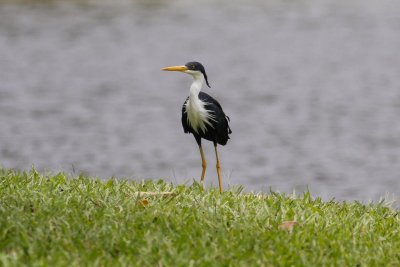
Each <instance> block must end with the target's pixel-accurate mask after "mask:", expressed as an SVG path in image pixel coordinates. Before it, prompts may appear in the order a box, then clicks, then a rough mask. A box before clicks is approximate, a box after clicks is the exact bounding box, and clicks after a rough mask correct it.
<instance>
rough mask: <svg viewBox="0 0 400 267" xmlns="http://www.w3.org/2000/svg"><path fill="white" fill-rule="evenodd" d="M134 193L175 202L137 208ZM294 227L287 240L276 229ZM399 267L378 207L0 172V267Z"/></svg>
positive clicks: (396, 242) (399, 225)
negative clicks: (154, 193)
mask: <svg viewBox="0 0 400 267" xmlns="http://www.w3.org/2000/svg"><path fill="white" fill-rule="evenodd" d="M137 191H160V192H161V191H173V192H175V193H176V196H175V197H159V196H153V197H147V201H148V204H147V202H146V201H143V200H141V199H142V197H140V198H141V199H139V197H138V196H137V195H136V194H135V192H137ZM286 220H296V221H297V224H296V225H295V227H294V229H293V231H292V232H288V231H285V230H281V229H279V225H280V224H281V223H282V222H283V221H286ZM1 265H3V266H24V265H25V266H400V219H399V214H398V211H396V210H394V209H392V208H390V207H386V206H385V205H384V204H382V203H381V204H379V203H378V204H368V205H363V204H361V203H357V202H352V203H345V202H335V201H329V202H324V201H322V200H321V199H319V198H315V199H314V198H312V197H311V195H310V194H309V193H305V194H303V195H301V196H293V195H284V194H277V193H270V194H268V195H265V196H259V195H254V194H246V193H243V192H241V188H231V189H230V190H227V191H225V192H224V193H222V194H219V193H218V191H217V189H202V187H201V186H199V185H198V184H196V183H195V184H194V185H192V186H189V187H188V186H173V185H172V184H169V183H165V182H163V181H145V182H135V181H126V180H113V179H111V180H108V181H101V180H98V179H92V178H89V177H70V176H68V175H65V174H63V173H59V174H55V175H43V174H39V173H38V172H36V171H35V170H32V171H30V172H27V173H22V172H16V171H12V170H5V169H1V170H0V266H1Z"/></svg>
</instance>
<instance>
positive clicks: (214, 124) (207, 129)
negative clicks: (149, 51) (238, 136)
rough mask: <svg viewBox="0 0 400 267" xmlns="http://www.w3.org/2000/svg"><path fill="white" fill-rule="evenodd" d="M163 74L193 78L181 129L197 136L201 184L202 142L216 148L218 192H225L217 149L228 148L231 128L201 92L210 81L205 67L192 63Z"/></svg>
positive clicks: (170, 69) (184, 105)
mask: <svg viewBox="0 0 400 267" xmlns="http://www.w3.org/2000/svg"><path fill="white" fill-rule="evenodd" d="M162 70H166V71H180V72H184V73H187V74H190V75H191V76H192V77H193V83H192V85H191V86H190V93H189V96H188V98H187V99H186V101H185V103H184V104H183V107H182V126H183V130H184V132H185V133H191V134H193V135H194V138H195V139H196V142H197V144H198V146H199V150H200V156H201V166H202V172H201V182H202V183H203V181H204V175H205V173H206V168H207V163H206V159H205V157H204V152H203V148H202V147H201V139H202V138H204V139H206V140H209V141H212V142H213V143H214V148H215V158H216V161H217V175H218V185H219V191H220V192H222V179H221V166H220V162H219V158H218V151H217V145H218V144H220V145H223V146H224V145H226V143H227V142H228V139H229V134H231V133H232V130H231V128H230V127H229V124H228V123H229V117H228V116H226V115H225V113H224V111H223V110H222V107H221V105H220V104H219V103H218V101H217V100H215V99H214V98H212V97H211V96H209V95H208V94H206V93H204V92H201V87H202V85H203V83H204V81H205V82H206V84H207V86H208V87H210V88H211V86H210V84H209V83H208V80H207V74H206V71H205V69H204V67H203V65H202V64H201V63H199V62H189V63H186V64H185V65H182V66H172V67H166V68H163V69H162Z"/></svg>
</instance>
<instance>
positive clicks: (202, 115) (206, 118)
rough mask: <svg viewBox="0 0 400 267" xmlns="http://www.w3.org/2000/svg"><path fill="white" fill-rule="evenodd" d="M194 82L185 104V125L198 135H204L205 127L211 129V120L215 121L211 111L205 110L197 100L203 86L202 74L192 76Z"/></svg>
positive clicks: (203, 104) (203, 105) (202, 104)
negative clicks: (201, 133)
mask: <svg viewBox="0 0 400 267" xmlns="http://www.w3.org/2000/svg"><path fill="white" fill-rule="evenodd" d="M193 78H194V81H193V83H192V85H191V86H190V95H189V100H188V101H187V102H186V104H185V105H186V113H187V123H188V124H189V126H190V127H192V129H193V130H194V131H195V132H196V133H198V134H200V131H201V132H203V133H205V132H206V131H207V125H208V126H211V127H213V125H212V124H211V121H212V120H215V116H214V114H212V110H207V109H206V108H205V106H206V105H207V104H208V103H205V102H203V101H201V100H200V99H199V93H200V90H201V86H202V85H203V81H204V78H203V74H193Z"/></svg>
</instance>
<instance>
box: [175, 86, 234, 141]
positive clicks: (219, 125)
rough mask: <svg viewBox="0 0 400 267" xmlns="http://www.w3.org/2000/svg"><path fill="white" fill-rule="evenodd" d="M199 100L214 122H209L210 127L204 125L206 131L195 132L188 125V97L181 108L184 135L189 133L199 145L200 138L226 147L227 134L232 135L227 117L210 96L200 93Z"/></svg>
mask: <svg viewBox="0 0 400 267" xmlns="http://www.w3.org/2000/svg"><path fill="white" fill-rule="evenodd" d="M199 99H200V101H202V102H203V103H204V108H205V109H206V110H207V111H208V112H210V113H211V114H213V115H214V120H210V123H211V125H209V124H206V130H205V131H204V132H203V131H201V130H199V131H197V132H196V131H195V130H194V129H193V128H192V127H191V125H190V124H189V123H188V116H187V112H186V104H187V102H188V101H189V97H188V98H187V99H186V101H185V103H184V104H183V106H182V126H183V131H184V132H185V133H191V134H193V135H194V137H195V139H196V141H197V143H198V144H199V145H200V144H201V138H204V139H206V140H208V141H211V142H213V143H214V145H215V144H219V145H223V146H224V145H226V143H227V142H228V139H229V134H231V133H232V130H231V128H230V127H229V121H230V119H229V117H228V116H226V115H225V113H224V111H223V110H222V107H221V105H220V104H219V103H218V101H217V100H215V99H214V98H213V97H211V96H210V95H208V94H206V93H204V92H200V93H199Z"/></svg>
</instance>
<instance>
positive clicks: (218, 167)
mask: <svg viewBox="0 0 400 267" xmlns="http://www.w3.org/2000/svg"><path fill="white" fill-rule="evenodd" d="M214 148H215V158H216V160H217V174H218V185H219V192H220V193H222V179H221V164H220V163H219V158H218V151H217V144H214Z"/></svg>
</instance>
